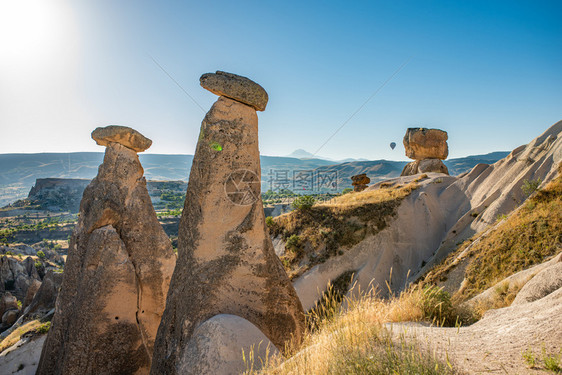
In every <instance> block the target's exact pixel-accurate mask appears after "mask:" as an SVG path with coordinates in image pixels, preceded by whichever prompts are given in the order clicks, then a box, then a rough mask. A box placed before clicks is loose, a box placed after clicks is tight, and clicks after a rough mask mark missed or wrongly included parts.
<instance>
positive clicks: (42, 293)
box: [24, 270, 63, 315]
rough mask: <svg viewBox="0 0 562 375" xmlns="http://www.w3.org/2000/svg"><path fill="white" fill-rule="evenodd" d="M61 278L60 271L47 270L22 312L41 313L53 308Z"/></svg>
mask: <svg viewBox="0 0 562 375" xmlns="http://www.w3.org/2000/svg"><path fill="white" fill-rule="evenodd" d="M62 280H63V274H62V273H57V272H53V271H52V270H49V271H47V274H46V275H45V277H44V278H43V282H42V283H41V286H40V287H39V290H37V293H35V296H34V297H33V300H32V301H31V303H30V304H29V306H28V307H27V308H25V310H24V312H25V313H26V314H32V313H38V314H41V315H43V314H44V313H47V312H48V311H49V310H51V309H54V308H55V302H56V300H57V296H58V294H59V289H60V287H61V285H62Z"/></svg>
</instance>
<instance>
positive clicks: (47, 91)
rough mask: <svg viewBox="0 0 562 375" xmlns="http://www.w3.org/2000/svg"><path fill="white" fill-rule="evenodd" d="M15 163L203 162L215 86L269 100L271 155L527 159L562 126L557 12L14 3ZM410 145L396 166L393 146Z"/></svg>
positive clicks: (552, 7)
mask: <svg viewBox="0 0 562 375" xmlns="http://www.w3.org/2000/svg"><path fill="white" fill-rule="evenodd" d="M0 4H1V5H0V38H1V39H0V42H1V44H0V45H2V46H3V57H2V59H0V124H1V127H2V135H3V136H2V137H1V138H0V152H2V153H8V152H47V151H53V152H56V151H61V152H63V151H96V150H97V151H103V148H101V147H99V146H96V145H95V143H94V142H93V141H92V140H91V139H90V133H91V131H92V130H93V129H94V128H95V127H97V126H105V125H109V124H121V125H127V126H131V127H133V128H135V129H137V130H139V131H141V132H142V133H143V134H145V135H146V136H148V137H149V138H151V139H152V140H153V141H154V143H153V146H152V147H151V148H150V150H149V152H152V153H176V154H177V153H193V151H194V149H195V144H196V140H197V135H198V132H199V127H200V123H201V120H202V119H203V116H204V113H203V111H202V110H201V109H200V108H199V107H198V106H197V105H196V104H194V103H193V102H192V101H191V99H190V98H188V97H187V96H186V95H185V94H184V93H183V92H182V91H181V90H180V89H179V88H178V87H177V86H176V85H175V83H174V82H173V81H172V80H170V79H169V78H168V77H167V76H166V75H165V74H164V72H162V71H161V70H160V68H159V67H158V66H157V65H156V64H155V63H154V62H153V61H152V59H151V57H150V56H152V57H153V58H154V59H156V60H157V61H158V62H159V63H160V64H161V65H162V66H163V67H164V69H165V70H166V71H167V72H168V73H169V74H170V75H171V76H172V77H174V79H175V80H176V81H177V82H179V83H180V85H181V86H182V87H183V88H184V89H185V90H186V91H187V92H188V93H189V94H190V95H192V96H193V98H194V99H195V100H196V101H197V102H198V103H199V104H200V105H201V106H202V107H203V108H204V109H205V110H207V109H208V108H210V106H211V105H212V103H213V102H214V101H215V100H216V96H215V95H213V94H211V93H209V92H207V91H206V90H203V89H202V88H201V87H200V86H199V76H200V75H201V74H203V73H206V72H210V71H215V70H225V71H229V72H233V73H237V74H241V75H245V76H248V77H250V78H251V79H253V80H255V81H256V82H258V83H260V84H261V85H262V86H263V87H264V88H265V89H266V90H267V91H268V93H269V97H270V102H269V104H268V107H267V109H266V111H265V112H260V113H259V119H260V149H261V152H262V154H265V155H286V154H289V153H291V152H292V151H293V150H295V149H297V148H302V149H305V150H307V151H310V152H314V151H316V150H317V149H318V148H319V147H320V146H321V145H322V144H323V143H324V142H325V141H326V140H327V139H328V138H329V137H330V136H331V135H332V134H333V133H334V131H335V130H336V129H338V128H339V127H340V126H341V125H342V124H343V123H344V122H345V121H346V120H347V119H348V118H349V117H350V116H351V114H352V113H354V112H355V111H356V110H357V109H358V108H359V107H360V106H361V105H362V104H363V103H364V102H365V100H367V98H369V97H370V96H371V95H372V94H373V93H374V92H375V91H376V90H377V89H378V88H379V87H380V86H381V85H382V84H383V82H384V81H386V80H387V79H388V78H389V77H390V76H391V75H392V74H393V73H394V72H395V71H396V70H397V69H398V68H399V67H400V66H401V65H402V64H404V63H405V62H406V61H408V63H407V65H406V66H405V67H404V68H403V69H402V70H401V71H400V72H399V73H398V74H397V75H396V76H395V77H394V78H393V79H392V80H391V81H390V82H388V84H387V85H386V86H384V87H383V88H382V89H381V90H380V92H379V93H378V94H377V95H376V96H375V97H373V99H372V100H371V101H369V102H368V103H367V104H366V105H365V106H364V107H363V108H362V110H361V111H360V112H359V113H357V115H355V116H354V117H353V118H352V119H351V120H350V121H349V122H348V123H347V125H346V126H345V127H344V128H343V129H342V130H341V131H340V132H339V133H338V134H337V135H336V136H334V137H333V138H332V139H331V141H330V142H328V143H327V144H326V145H325V146H324V147H323V148H322V149H321V150H320V151H319V152H318V154H319V155H320V156H325V157H330V158H334V159H342V158H348V157H353V158H366V159H393V160H405V159H406V158H405V156H404V149H403V146H402V137H403V135H404V133H405V131H406V128H408V127H413V126H425V127H436V128H440V129H443V130H446V131H447V132H448V133H449V149H450V154H449V155H450V157H460V156H466V155H471V154H480V153H487V152H492V151H498V150H511V149H513V148H515V147H517V146H518V145H520V144H524V143H527V142H529V141H530V140H531V139H533V138H534V137H536V136H537V135H539V134H540V133H542V131H544V130H545V129H546V128H548V127H549V126H550V125H552V124H553V123H555V122H557V121H559V120H561V119H562V90H561V89H560V88H561V87H562V69H561V68H560V67H561V66H562V23H561V22H560V21H559V20H560V17H561V16H562V5H561V4H562V3H560V2H557V1H550V2H548V1H527V2H523V1H505V2H504V1H470V2H468V1H467V2H458V1H424V2H422V1H385V2H383V1H370V2H346V1H339V2H338V1H310V2H302V1H285V2H281V1H277V2H273V1H236V2H233V1H214V2H206V1H205V2H203V1H201V2H188V1H158V2H156V1H152V2H150V1H138V0H137V1H133V0H121V1H111V0H96V1H90V2H85V1H77V0H75V1H69V0H50V1H45V0H18V1H3V2H1V3H0ZM392 141H395V142H396V143H397V144H398V146H397V147H396V149H395V150H394V151H392V150H391V149H390V147H389V146H388V145H389V143H390V142H392Z"/></svg>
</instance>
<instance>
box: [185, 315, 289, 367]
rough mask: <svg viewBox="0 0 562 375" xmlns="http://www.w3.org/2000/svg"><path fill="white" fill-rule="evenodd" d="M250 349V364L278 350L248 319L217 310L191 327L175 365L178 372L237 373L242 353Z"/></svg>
mask: <svg viewBox="0 0 562 375" xmlns="http://www.w3.org/2000/svg"><path fill="white" fill-rule="evenodd" d="M251 351H253V352H254V358H255V360H254V366H255V367H254V368H255V369H256V370H258V369H259V367H260V363H261V361H260V359H261V360H263V362H264V363H265V362H266V358H267V357H269V356H272V355H275V354H278V353H279V351H278V350H277V348H276V347H275V346H274V345H273V344H272V343H271V342H270V341H269V340H268V338H267V337H265V335H264V334H263V333H262V332H261V331H260V330H259V329H258V328H257V327H256V326H255V325H253V324H252V323H250V322H249V321H247V320H246V319H243V318H241V317H239V316H236V315H228V314H221V315H216V316H214V317H212V318H211V319H209V320H207V321H205V322H203V323H201V324H200V325H199V326H198V327H197V328H196V329H195V330H194V331H193V336H192V338H191V340H190V341H189V345H187V348H186V350H185V352H184V353H183V354H182V356H181V360H180V363H179V365H178V372H179V373H180V374H185V375H188V374H190V375H191V374H192V375H201V374H233V375H234V374H241V373H243V372H244V370H246V364H245V363H244V361H243V358H242V353H244V355H245V357H246V358H249V354H250V352H251Z"/></svg>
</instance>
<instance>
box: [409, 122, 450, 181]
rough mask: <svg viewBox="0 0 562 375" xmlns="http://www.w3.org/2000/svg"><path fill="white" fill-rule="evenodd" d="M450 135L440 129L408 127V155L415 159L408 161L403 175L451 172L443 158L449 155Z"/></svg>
mask: <svg viewBox="0 0 562 375" xmlns="http://www.w3.org/2000/svg"><path fill="white" fill-rule="evenodd" d="M447 139H448V135H447V132H446V131H443V130H440V129H427V128H408V130H407V131H406V135H405V136H404V148H405V149H406V156H407V157H409V158H410V159H413V160H415V161H413V162H411V163H408V164H407V165H406V166H405V167H404V169H403V170H402V174H401V176H411V175H414V174H418V173H427V172H437V173H445V174H449V170H448V169H447V167H446V166H445V164H443V162H442V160H445V159H447V156H448V155H449V146H448V145H447Z"/></svg>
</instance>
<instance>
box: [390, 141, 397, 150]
mask: <svg viewBox="0 0 562 375" xmlns="http://www.w3.org/2000/svg"><path fill="white" fill-rule="evenodd" d="M394 147H396V142H390V148H391V149H393V150H394Z"/></svg>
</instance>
